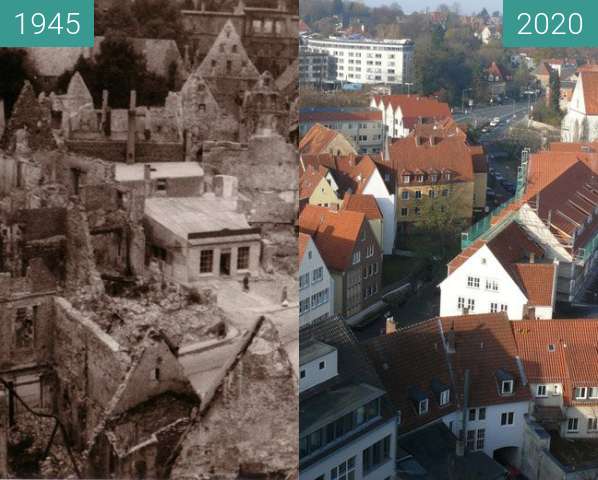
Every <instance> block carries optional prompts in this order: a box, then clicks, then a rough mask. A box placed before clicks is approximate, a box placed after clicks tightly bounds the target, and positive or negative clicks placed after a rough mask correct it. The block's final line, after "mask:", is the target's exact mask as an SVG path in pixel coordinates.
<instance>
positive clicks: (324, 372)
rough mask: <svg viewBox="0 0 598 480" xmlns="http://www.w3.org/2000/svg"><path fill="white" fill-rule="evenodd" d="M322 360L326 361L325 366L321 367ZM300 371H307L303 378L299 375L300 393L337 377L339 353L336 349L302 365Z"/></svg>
mask: <svg viewBox="0 0 598 480" xmlns="http://www.w3.org/2000/svg"><path fill="white" fill-rule="evenodd" d="M320 362H324V368H320ZM300 371H301V372H305V376H304V377H303V378H301V376H299V393H301V392H303V391H304V390H307V389H309V388H311V387H314V386H316V385H319V384H320V383H323V382H325V381H326V380H329V379H331V378H333V377H336V376H337V375H338V355H337V351H336V349H335V350H334V351H333V352H330V353H328V354H326V355H322V356H321V357H319V358H317V359H315V360H312V361H311V362H308V363H305V364H303V365H301V366H300Z"/></svg>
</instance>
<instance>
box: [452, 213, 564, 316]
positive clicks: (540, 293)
mask: <svg viewBox="0 0 598 480" xmlns="http://www.w3.org/2000/svg"><path fill="white" fill-rule="evenodd" d="M483 245H486V246H487V247H488V248H489V249H490V251H491V252H492V253H493V255H494V256H495V257H496V259H497V260H498V261H499V262H500V263H501V265H502V266H503V268H504V269H505V270H506V271H507V273H508V274H509V275H510V276H511V278H512V279H513V281H514V282H515V283H516V284H517V285H518V286H519V287H520V288H521V291H522V292H523V294H524V295H525V296H526V297H527V299H528V302H529V304H530V305H536V306H548V305H552V304H553V298H552V297H553V286H554V273H555V269H556V266H555V265H554V264H553V263H529V259H530V258H531V255H532V254H533V256H534V262H537V261H539V260H542V258H543V257H544V250H543V249H542V248H541V247H540V246H538V245H537V244H536V243H535V242H534V241H532V240H531V238H530V237H529V236H528V235H527V233H526V232H525V230H523V228H522V227H521V226H520V225H519V224H518V223H517V222H515V221H513V222H511V223H510V224H509V225H507V226H506V227H505V228H504V229H503V230H502V231H501V232H500V233H498V234H497V235H496V236H495V237H494V238H492V239H490V240H477V241H475V242H474V243H472V244H471V245H470V246H469V247H468V248H466V249H465V250H463V251H462V252H461V253H460V254H459V255H457V256H456V257H455V258H453V259H452V260H451V262H450V263H449V264H448V274H449V275H450V274H452V273H453V272H454V271H455V270H457V269H458V268H459V267H460V266H461V265H463V264H464V263H465V262H466V261H467V260H468V259H469V258H470V257H471V256H472V255H473V254H474V253H475V252H477V251H478V250H479V249H480V248H481V247H482V246H483Z"/></svg>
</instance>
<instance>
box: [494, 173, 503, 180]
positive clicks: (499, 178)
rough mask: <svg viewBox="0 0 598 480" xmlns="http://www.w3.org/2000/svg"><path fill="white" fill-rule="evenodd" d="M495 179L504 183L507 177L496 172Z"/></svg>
mask: <svg viewBox="0 0 598 480" xmlns="http://www.w3.org/2000/svg"><path fill="white" fill-rule="evenodd" d="M494 178H496V179H497V180H498V181H499V182H502V181H503V180H504V179H505V177H503V175H502V173H500V172H496V173H495V174H494Z"/></svg>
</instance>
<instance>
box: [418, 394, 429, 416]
mask: <svg viewBox="0 0 598 480" xmlns="http://www.w3.org/2000/svg"><path fill="white" fill-rule="evenodd" d="M418 413H419V414H420V415H425V414H426V413H428V399H427V398H425V399H423V400H420V401H419V408H418Z"/></svg>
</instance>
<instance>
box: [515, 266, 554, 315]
mask: <svg viewBox="0 0 598 480" xmlns="http://www.w3.org/2000/svg"><path fill="white" fill-rule="evenodd" d="M512 272H513V276H514V277H515V278H517V283H518V284H519V285H520V286H521V287H522V289H523V293H524V294H525V296H526V297H527V299H528V302H529V304H530V305H535V306H548V305H552V304H553V287H554V281H555V273H556V265H555V264H554V263H515V264H513V265H512Z"/></svg>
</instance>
